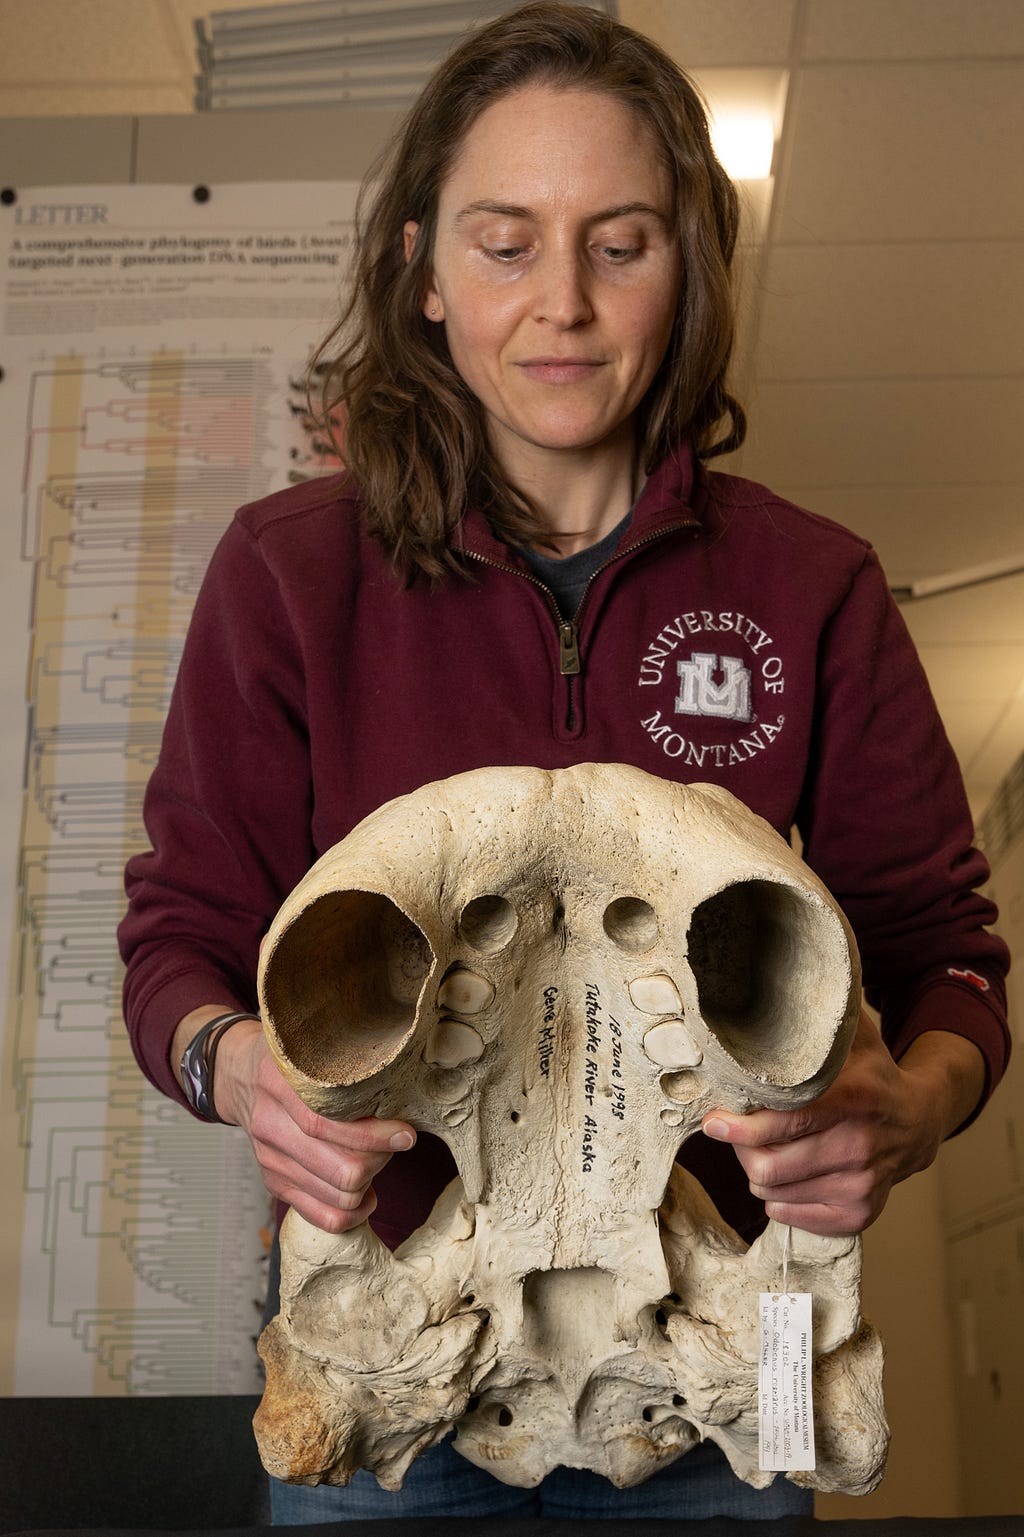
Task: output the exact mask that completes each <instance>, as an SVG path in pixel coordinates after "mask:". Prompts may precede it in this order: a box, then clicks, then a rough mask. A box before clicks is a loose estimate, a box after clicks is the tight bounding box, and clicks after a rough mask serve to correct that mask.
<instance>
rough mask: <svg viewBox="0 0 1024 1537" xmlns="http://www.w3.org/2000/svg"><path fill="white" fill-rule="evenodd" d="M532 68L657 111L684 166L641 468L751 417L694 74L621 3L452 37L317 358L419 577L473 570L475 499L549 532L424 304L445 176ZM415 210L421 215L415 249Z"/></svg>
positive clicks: (385, 539)
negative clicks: (676, 260) (668, 325)
mask: <svg viewBox="0 0 1024 1537" xmlns="http://www.w3.org/2000/svg"><path fill="white" fill-rule="evenodd" d="M537 82H542V83H545V84H551V85H553V86H556V87H558V88H561V89H567V90H568V89H572V90H589V91H600V92H607V94H608V95H610V96H613V97H615V98H616V99H617V100H618V101H619V102H621V103H622V104H623V105H625V106H626V107H627V108H628V109H629V110H630V111H631V112H633V113H634V114H635V116H636V117H637V118H638V119H639V120H640V121H641V122H643V123H645V124H646V125H647V128H648V130H649V132H650V134H651V136H652V138H653V141H654V144H655V146H656V148H657V151H658V153H659V155H660V156H661V157H662V159H663V161H664V163H665V164H666V166H667V167H668V170H669V173H670V175H671V178H672V184H673V188H674V193H675V217H676V221H677V226H678V232H679V242H680V247H681V252H682V282H681V284H680V293H679V300H678V308H677V313H676V321H675V325H674V327H673V334H672V340H671V342H670V344H669V347H668V350H667V352H666V355H665V358H664V359H663V361H662V364H661V367H660V368H659V370H658V373H657V374H656V376H655V378H654V380H653V381H652V383H651V385H650V388H649V389H648V391H647V393H646V395H645V397H644V399H643V401H642V402H641V404H640V406H639V408H638V412H637V429H638V430H637V439H638V449H639V455H640V462H641V463H642V465H643V468H644V469H645V471H646V470H650V469H651V468H652V467H653V466H654V465H655V464H656V463H657V462H658V461H659V460H660V459H662V458H663V457H664V456H665V454H666V453H668V452H669V451H670V450H671V449H673V448H674V447H676V446H677V445H678V444H679V443H680V442H682V441H684V440H686V441H688V442H689V443H690V445H691V446H692V448H693V449H694V451H695V452H696V453H697V454H698V455H699V456H700V457H701V458H705V459H707V458H711V457H713V456H714V455H716V454H723V453H728V452H729V451H730V450H732V449H734V448H738V447H739V445H740V443H741V442H742V441H743V437H744V433H745V430H746V422H745V418H744V415H743V412H742V409H741V408H740V406H739V405H738V403H737V402H736V401H735V400H734V399H733V398H732V396H731V395H730V394H729V393H728V391H727V389H726V386H725V377H726V370H727V368H728V364H729V356H730V353H731V350H732V343H733V302H732V291H731V283H730V274H729V268H730V263H731V260H732V255H733V250H734V248H735V244H736V231H737V223H738V205H737V198H736V191H735V188H734V187H733V185H732V183H731V182H730V180H729V178H728V177H727V176H726V174H725V172H724V171H723V170H722V167H721V166H720V165H719V163H718V161H717V160H716V159H715V155H714V151H713V150H712V148H711V141H710V138H709V136H708V126H707V119H706V115H705V111H704V107H703V104H702V102H701V99H700V97H699V95H698V93H697V91H696V89H695V88H694V86H693V85H692V83H691V82H690V81H689V80H688V79H687V77H686V75H685V74H684V73H683V72H682V70H680V69H679V68H678V67H677V66H676V65H675V64H674V63H673V62H672V60H671V59H670V58H669V57H668V55H667V54H665V53H664V52H663V51H662V50H661V49H660V48H659V47H657V45H656V44H655V43H652V42H651V41H650V40H649V39H648V38H645V37H642V36H641V35H640V34H639V33H637V32H634V31H632V30H631V29H630V28H629V27H624V26H622V25H621V24H619V23H618V22H615V21H612V20H611V19H610V17H608V16H605V15H602V14H600V13H599V12H596V11H593V10H590V9H589V8H587V7H585V6H575V5H566V4H559V3H553V0H538V3H534V4H529V5H524V6H521V7H520V8H519V9H517V10H514V11H511V12H509V13H508V14H507V15H505V16H502V17H499V18H498V20H496V21H494V22H491V23H490V24H489V25H487V26H484V27H481V28H480V29H479V30H477V31H474V32H472V33H470V35H469V36H468V37H467V38H466V40H465V41H464V42H463V43H461V44H460V45H459V46H458V47H457V48H456V49H455V50H454V51H453V52H452V54H451V55H450V56H449V57H448V58H447V59H446V60H445V62H444V63H443V64H442V65H441V66H440V67H439V68H438V70H437V71H436V73H435V74H434V75H433V76H432V78H431V79H430V81H429V82H428V84H427V86H426V87H425V89H424V91H423V93H422V95H421V96H420V97H419V99H418V100H417V102H416V104H415V106H414V107H413V108H412V110H411V112H410V114H409V116H408V118H407V119H406V121H405V123H404V125H403V127H402V129H401V130H400V132H399V134H398V135H397V137H396V139H395V140H394V142H393V144H392V145H391V147H390V149H389V150H387V151H386V152H385V155H384V157H383V158H382V159H381V161H380V162H379V163H378V164H377V166H376V167H375V168H374V170H373V171H372V172H371V174H370V176H369V177H368V178H367V180H366V182H365V183H364V184H363V189H362V191H361V193H360V197H359V202H358V205H357V210H356V232H357V233H356V257H355V262H354V268H353V273H352V287H351V291H350V297H349V299H348V302H347V304H346V306H345V309H344V311H343V313H342V316H341V319H340V320H339V322H338V324H337V325H336V326H335V327H334V329H333V330H332V331H331V332H330V334H329V335H328V336H327V337H326V338H325V339H324V341H323V342H322V344H321V346H320V348H319V350H318V352H317V354H316V356H315V358H314V360H313V372H312V373H311V378H315V380H316V385H315V391H316V393H315V398H316V401H317V407H318V414H319V415H320V418H321V421H322V423H323V425H324V427H325V429H326V430H327V431H328V432H329V433H331V434H332V436H333V424H332V416H333V417H336V416H338V415H339V414H340V416H341V417H343V419H344V427H343V437H344V443H343V445H341V444H339V445H338V447H339V449H340V452H341V453H342V457H343V459H344V462H345V464H346V466H347V467H348V469H349V472H350V474H351V475H352V477H353V479H354V481H355V483H356V485H357V486H358V488H359V492H360V496H361V498H362V502H363V509H364V516H365V519H366V522H367V525H368V527H369V529H370V530H371V532H372V533H373V534H374V536H375V537H376V538H377V539H379V540H380V542H381V543H382V544H383V546H384V548H385V549H386V550H387V552H388V554H389V556H390V558H391V560H392V562H393V564H394V566H395V568H396V570H397V571H398V572H400V573H401V574H402V575H403V576H404V577H405V578H406V579H407V580H409V579H411V578H412V577H413V576H414V575H415V574H416V573H417V572H418V571H422V572H423V573H425V574H426V575H427V576H428V577H430V578H431V579H437V578H439V577H441V576H442V575H444V574H445V572H446V571H449V570H455V571H460V572H462V573H463V574H465V571H466V564H465V563H464V562H463V561H461V560H460V559H459V557H458V555H457V553H456V548H453V544H455V545H456V546H457V541H453V539H452V535H453V532H454V531H455V530H456V528H457V527H458V524H459V522H460V520H461V518H462V515H463V513H464V511H465V510H466V508H467V507H469V506H470V505H473V506H476V507H478V508H480V509H481V510H482V511H483V512H484V513H485V514H486V516H487V518H488V520H489V522H490V524H491V527H492V528H493V530H494V532H495V533H496V534H497V536H498V537H499V538H501V539H503V540H505V541H506V542H508V543H511V544H530V543H533V542H535V541H538V540H540V541H543V539H544V535H545V533H546V529H545V526H544V524H543V521H542V520H541V518H540V517H539V515H538V513H537V511H536V509H535V508H534V507H533V506H532V505H531V503H530V501H529V499H528V497H527V496H525V495H524V493H523V492H522V491H521V490H519V488H518V487H516V486H514V485H511V484H510V483H509V481H508V479H507V477H506V476H504V475H503V473H502V471H501V469H500V467H499V466H498V464H497V462H496V461H495V459H494V456H493V454H492V452H491V449H490V447H489V444H488V441H487V433H486V427H485V420H484V413H483V410H482V407H481V406H480V403H479V401H478V400H477V399H476V397H475V396H474V395H473V393H472V392H471V391H470V390H469V388H468V387H467V385H466V384H465V383H464V382H463V380H462V378H461V377H460V375H459V374H458V372H457V371H456V369H455V367H454V365H453V363H452V360H451V355H450V353H449V351H448V346H447V342H446V340H445V332H444V327H443V326H441V325H434V324H431V323H430V322H429V321H427V320H426V319H425V317H424V316H423V314H422V313H421V308H420V306H421V303H422V297H423V294H424V292H425V290H426V284H427V279H428V275H429V271H430V263H431V258H432V252H433V246H434V238H435V233H436V228H437V209H438V201H439V197H440V192H441V188H442V185H443V183H444V182H445V179H446V178H447V176H448V173H449V169H450V167H451V166H452V165H453V163H454V160H455V157H456V156H457V154H458V152H459V149H460V147H461V145H462V143H463V141H464V139H465V137H466V135H467V133H468V132H469V130H470V129H471V128H472V126H473V124H474V123H475V121H476V119H477V118H478V117H479V116H480V114H481V113H482V112H484V111H485V110H486V108H487V107H489V106H490V105H491V104H492V103H493V102H495V101H498V100H500V99H501V98H502V97H504V96H507V95H509V94H511V93H512V92H514V91H517V90H520V89H521V88H522V87H524V86H526V85H532V84H536V83H537ZM407 220H415V221H416V222H417V223H418V224H419V227H420V228H419V236H418V238H417V240H416V245H415V250H414V252H413V254H412V257H411V259H410V260H409V261H408V262H406V259H405V251H404V245H403V238H402V231H403V226H404V225H405V223H406V221H407Z"/></svg>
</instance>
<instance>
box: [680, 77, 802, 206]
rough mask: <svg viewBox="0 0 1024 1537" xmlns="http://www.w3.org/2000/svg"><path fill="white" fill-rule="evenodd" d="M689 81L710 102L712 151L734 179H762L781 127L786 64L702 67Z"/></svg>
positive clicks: (769, 168) (766, 175) (769, 170)
mask: <svg viewBox="0 0 1024 1537" xmlns="http://www.w3.org/2000/svg"><path fill="white" fill-rule="evenodd" d="M692 78H693V81H694V83H695V85H696V86H697V88H698V90H699V91H700V92H701V95H702V96H703V97H704V100H705V101H706V103H707V107H708V123H709V126H710V128H711V142H712V144H713V145H714V147H715V154H716V155H717V156H718V158H719V160H720V161H721V162H722V165H723V166H724V167H725V169H726V171H728V173H729V175H730V176H731V177H732V178H733V180H734V181H746V182H766V181H767V180H768V178H769V177H770V176H771V174H772V158H773V154H774V150H775V144H776V141H777V139H778V137H779V135H780V134H781V132H782V118H783V114H784V112H785V109H786V88H787V85H788V83H789V77H788V75H787V73H786V71H785V70H784V69H702V70H696V71H695V72H694V74H693V77H692Z"/></svg>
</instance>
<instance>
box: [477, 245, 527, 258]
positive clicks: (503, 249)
mask: <svg viewBox="0 0 1024 1537" xmlns="http://www.w3.org/2000/svg"><path fill="white" fill-rule="evenodd" d="M525 250H526V247H525V246H522V245H502V246H484V254H485V255H486V256H489V257H491V259H492V260H493V261H499V262H514V261H516V260H517V259H518V258H519V257H520V256H522V255H523V253H524V251H525Z"/></svg>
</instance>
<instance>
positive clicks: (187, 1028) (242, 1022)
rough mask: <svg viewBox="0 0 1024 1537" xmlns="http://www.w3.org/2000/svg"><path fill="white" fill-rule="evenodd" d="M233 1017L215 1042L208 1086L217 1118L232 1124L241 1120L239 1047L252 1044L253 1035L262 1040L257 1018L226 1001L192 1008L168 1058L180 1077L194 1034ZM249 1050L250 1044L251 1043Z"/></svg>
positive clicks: (183, 1022) (178, 1031) (180, 1028)
mask: <svg viewBox="0 0 1024 1537" xmlns="http://www.w3.org/2000/svg"><path fill="white" fill-rule="evenodd" d="M232 1016H236V1017H235V1018H234V1020H233V1022H232V1023H231V1024H229V1025H228V1026H227V1028H226V1029H225V1030H224V1032H223V1034H222V1035H221V1036H220V1038H219V1040H218V1041H217V1048H216V1055H215V1060H214V1062H213V1063H212V1071H211V1087H212V1088H213V1093H214V1097H215V1104H216V1119H218V1120H222V1121H226V1122H228V1123H229V1124H231V1125H238V1124H239V1123H240V1120H239V1115H238V1110H239V1103H238V1093H237V1090H238V1087H239V1079H240V1072H241V1067H242V1058H241V1055H240V1051H239V1048H240V1047H241V1046H242V1045H243V1044H244V1043H245V1042H249V1043H251V1041H252V1039H253V1037H257V1036H258V1037H259V1038H260V1039H262V1036H263V1027H262V1025H261V1024H260V1022H259V1020H258V1019H256V1018H254V1017H253V1016H251V1015H247V1014H245V1013H244V1012H243V1011H241V1010H238V1009H237V1006H233V1005H231V1004H228V1003H212V1004H204V1005H202V1006H201V1007H200V1008H197V1009H193V1010H191V1012H190V1013H188V1014H186V1015H185V1016H184V1018H182V1019H181V1020H180V1021H179V1022H178V1025H177V1027H176V1029H175V1032H174V1036H173V1038H172V1041H171V1051H170V1059H171V1066H172V1067H173V1069H174V1074H175V1077H176V1078H180V1070H181V1062H182V1058H183V1057H184V1055H185V1053H186V1051H187V1050H188V1048H189V1046H190V1045H191V1044H192V1042H193V1041H195V1040H196V1037H197V1036H199V1035H200V1034H201V1032H202V1031H203V1030H204V1029H206V1028H207V1027H208V1026H210V1025H211V1024H213V1023H214V1022H215V1021H216V1020H218V1019H225V1018H231V1017H232ZM250 1049H251V1045H250Z"/></svg>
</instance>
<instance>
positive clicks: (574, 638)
mask: <svg viewBox="0 0 1024 1537" xmlns="http://www.w3.org/2000/svg"><path fill="white" fill-rule="evenodd" d="M699 527H700V523H699V522H698V520H697V519H696V518H686V519H683V520H682V521H680V522H678V523H670V524H668V525H667V526H666V527H665V528H659V529H658V530H657V532H655V533H653V534H647V535H646V536H645V537H644V538H643V539H638V540H637V541H636V543H635V544H630V545H627V546H626V548H625V549H624V550H616V552H615V554H614V555H610V556H609V557H608V559H607V560H606V561H604V562H602V564H601V565H600V566H598V568H597V570H596V571H592V572H591V574H590V576H589V577H588V578H587V585H586V586H585V587H584V589H583V596H582V597H581V598H580V601H579V603H578V604H577V605H576V612H575V614H574V615H573V616H572V618H571V619H563V618H562V614H561V610H560V609H559V607H558V603H557V602H556V600H555V595H554V593H553V592H552V591H551V588H550V587H548V586H547V584H546V583H545V582H542V581H541V579H540V577H539V576H534V574H533V572H532V571H523V570H521V569H520V567H519V566H508V565H506V564H505V563H504V561H500V560H491V559H490V557H489V556H487V555H478V554H477V553H476V551H475V550H467V549H463V551H462V554H463V555H465V556H467V557H468V558H469V559H470V560H477V561H479V562H480V564H481V565H482V566H491V567H493V569H494V570H495V571H508V572H509V573H510V574H511V575H512V576H521V577H522V578H523V580H524V581H527V582H532V583H533V585H534V587H537V588H539V589H540V591H541V592H542V593H543V594H544V597H545V599H546V601H547V605H548V608H549V609H550V610H551V613H552V616H553V618H554V621H555V625H556V626H557V629H558V671H559V673H560V675H561V676H562V677H563V678H565V679H566V680H567V685H566V686H567V689H568V695H569V697H568V708H567V711H566V727H567V728H568V730H570V731H571V730H572V729H573V728H574V726H575V723H576V721H575V716H576V709H575V699H574V691H573V686H572V681H571V680H572V679H573V678H576V677H579V676H580V674H581V673H582V672H583V658H582V657H581V656H580V630H579V626H580V615H581V614H582V613H583V609H584V606H585V605H586V601H587V598H588V597H589V596H590V589H591V586H592V584H593V583H594V582H596V580H597V578H598V577H599V576H600V575H601V573H602V572H603V571H607V570H608V567H609V566H613V565H614V564H615V562H616V561H617V560H624V559H625V557H626V556H627V555H632V554H633V552H634V551H635V550H640V549H643V547H644V546H645V545H648V544H654V542H655V541H656V540H658V539H663V538H664V537H665V535H666V534H674V533H676V532H677V530H679V529H681V528H699Z"/></svg>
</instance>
